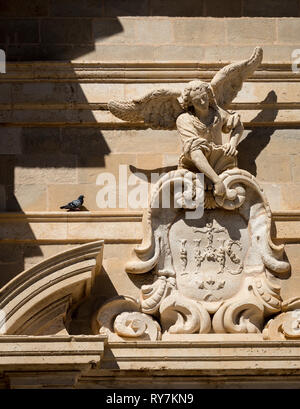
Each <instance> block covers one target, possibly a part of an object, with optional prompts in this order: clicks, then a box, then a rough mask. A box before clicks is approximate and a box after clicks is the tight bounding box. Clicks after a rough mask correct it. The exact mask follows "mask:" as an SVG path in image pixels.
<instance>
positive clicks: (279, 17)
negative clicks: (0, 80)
mask: <svg viewBox="0 0 300 409" xmlns="http://www.w3.org/2000/svg"><path fill="white" fill-rule="evenodd" d="M0 9H1V17H0V48H2V49H4V50H5V51H6V52H7V56H8V59H9V60H11V61H34V60H47V61H49V60H78V61H112V60H114V61H116V60H119V61H120V60H127V61H130V60H141V61H145V60H147V61H178V60H179V61H180V60H191V61H197V62H202V61H225V60H226V61H230V60H232V59H237V58H239V57H240V55H241V53H245V54H247V53H249V52H250V50H251V47H252V46H253V45H257V44H261V45H263V46H264V50H265V60H266V61H289V60H290V57H291V52H292V50H293V49H294V48H295V46H296V48H299V47H300V42H299V32H300V23H299V19H298V17H299V13H300V11H299V10H300V6H299V1H298V0H289V1H287V2H282V1H279V0H275V1H274V0H264V1H259V0H252V1H250V0H247V1H246V0H234V1H230V0H226V1H222V2H221V1H218V0H216V1H211V0H189V1H187V2H176V1H173V0H164V1H159V0H142V1H138V0H131V1H130V0H127V1H125V0H116V1H109V0H102V1H99V0H73V1H71V0H67V1H63V2H62V1H58V0H49V1H43V0H33V1H30V2H22V1H21V0H12V1H8V0H2V1H1V4H0Z"/></svg>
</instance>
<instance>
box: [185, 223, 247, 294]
mask: <svg viewBox="0 0 300 409" xmlns="http://www.w3.org/2000/svg"><path fill="white" fill-rule="evenodd" d="M193 231H194V233H202V234H204V238H199V239H198V238H197V239H193V245H192V251H191V252H192V254H189V252H190V247H189V246H188V248H187V241H188V240H187V239H180V240H179V243H180V249H179V257H180V262H181V268H182V271H181V275H182V276H184V275H187V274H188V273H187V271H186V267H187V263H188V258H189V257H193V258H194V260H195V265H196V270H195V274H198V273H200V269H201V266H203V262H205V261H206V262H213V263H216V266H218V271H217V274H222V273H226V272H228V273H230V274H233V275H236V274H240V273H241V272H242V270H243V263H242V260H241V258H240V257H239V256H238V253H240V252H241V251H242V245H241V243H240V241H238V240H231V239H226V238H218V237H216V241H217V243H218V245H215V244H214V237H215V236H216V235H217V234H219V233H227V229H226V228H225V227H220V226H214V225H213V222H209V223H206V226H205V227H204V228H201V229H200V228H197V227H194V228H193ZM205 242H206V245H205ZM188 249H189V250H188ZM229 260H230V261H231V262H232V263H233V264H234V265H236V267H237V268H235V269H232V268H230V267H228V261H229ZM226 264H227V266H226ZM212 281H214V282H213V283H212ZM207 286H208V287H209V288H210V289H212V287H214V289H220V288H223V287H224V282H223V280H216V279H214V280H210V279H208V280H206V281H205V282H202V281H201V282H200V284H199V288H207Z"/></svg>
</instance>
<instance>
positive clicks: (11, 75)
mask: <svg viewBox="0 0 300 409" xmlns="http://www.w3.org/2000/svg"><path fill="white" fill-rule="evenodd" d="M228 63H230V61H228V62H226V61H224V62H222V63H220V62H215V63H212V62H210V63H205V62H199V63H195V62H184V63H183V62H140V61H136V62H134V61H132V62H124V61H115V62H106V63H99V62H85V63H76V62H44V61H38V62H14V63H7V70H6V71H7V72H6V74H5V75H0V81H1V82H2V81H4V82H6V81H17V82H19V81H22V82H25V81H33V80H39V81H49V80H54V81H74V82H76V81H79V82H98V81H99V82H153V81H154V82H185V81H190V80H191V79H194V78H200V79H204V80H205V79H207V80H209V79H211V78H212V77H213V76H214V75H215V73H216V72H217V71H218V70H219V69H220V68H222V67H224V66H225V65H227V64H228ZM261 80H264V81H267V80H272V81H274V80H275V81H276V80H279V81H282V80H285V81H289V80H290V81H300V74H299V73H294V72H292V70H291V63H290V62H285V63H284V62H277V63H276V62H274V63H264V64H262V65H261V67H260V68H259V69H258V70H257V71H256V72H255V74H254V75H253V76H252V77H251V79H249V81H261Z"/></svg>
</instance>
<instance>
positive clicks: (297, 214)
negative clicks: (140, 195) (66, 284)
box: [0, 210, 300, 223]
mask: <svg viewBox="0 0 300 409" xmlns="http://www.w3.org/2000/svg"><path fill="white" fill-rule="evenodd" d="M142 216H143V211H142V210H124V211H103V212H85V211H82V212H42V211H41V212H39V211H32V212H25V213H19V212H4V213H0V223H11V222H48V221H49V222H57V221H62V222H65V221H67V222H69V223H72V222H74V223H75V222H81V221H84V222H89V221H93V222H97V221H101V222H102V221H113V222H126V221H141V220H142ZM272 218H273V220H274V221H300V210H277V211H273V212H272Z"/></svg>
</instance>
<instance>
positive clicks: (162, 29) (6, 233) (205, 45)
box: [0, 0, 300, 297]
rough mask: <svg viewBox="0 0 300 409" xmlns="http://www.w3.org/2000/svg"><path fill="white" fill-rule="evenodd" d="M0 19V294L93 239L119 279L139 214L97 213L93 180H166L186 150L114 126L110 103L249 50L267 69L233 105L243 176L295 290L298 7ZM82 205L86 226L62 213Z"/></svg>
mask: <svg viewBox="0 0 300 409" xmlns="http://www.w3.org/2000/svg"><path fill="white" fill-rule="evenodd" d="M0 10H1V13H0V48H1V49H4V50H5V51H6V53H7V59H8V63H7V73H6V74H2V75H1V74H0V122H1V128H0V211H1V214H0V221H1V226H0V230H1V232H0V233H1V234H0V271H1V272H0V285H1V284H4V283H5V282H7V281H8V280H9V279H11V278H12V277H14V276H15V275H16V274H17V273H19V272H20V271H22V270H23V269H24V268H27V267H29V266H31V265H34V264H36V263H37V262H39V261H41V260H42V259H43V258H46V257H49V256H51V255H53V254H55V253H56V252H58V251H62V250H64V249H66V248H68V247H70V246H75V245H77V244H80V243H84V242H87V241H92V240H97V239H102V238H104V239H105V240H106V247H105V250H104V259H105V260H106V261H105V263H106V264H105V268H106V270H110V274H111V277H113V278H112V280H114V279H115V280H118V279H119V278H120V274H125V273H124V272H123V271H122V269H121V270H120V266H122V260H123V259H124V260H125V258H126V257H128V254H129V251H130V250H131V248H132V247H133V245H134V244H136V243H138V242H139V241H140V240H141V237H142V236H141V226H140V224H141V209H130V208H129V209H128V208H120V204H119V203H118V202H117V208H116V209H113V210H112V213H113V216H111V215H110V214H109V211H111V209H100V208H99V207H98V206H97V202H96V196H97V192H98V191H99V186H97V185H96V181H97V177H98V175H99V174H101V173H103V172H111V173H112V174H113V175H115V176H116V180H117V183H118V181H119V165H130V168H128V174H127V175H128V177H129V176H130V174H132V173H133V172H137V171H139V172H143V173H145V174H146V175H147V176H149V174H150V173H151V171H152V172H163V171H164V170H165V168H166V167H167V169H173V168H175V166H176V163H177V158H178V154H179V152H180V149H181V147H180V141H179V137H178V135H177V133H176V131H153V130H149V129H146V128H145V127H144V126H143V125H141V124H134V125H130V124H127V123H124V122H122V121H119V120H117V119H116V118H114V117H113V116H112V115H110V113H109V112H108V110H107V102H108V101H109V99H112V98H120V99H122V98H133V97H137V96H142V95H143V94H144V93H146V92H147V91H149V90H151V89H153V88H156V87H164V88H177V89H183V87H184V85H185V84H186V83H187V82H188V81H190V80H192V79H195V78H200V79H203V80H207V81H209V80H210V79H211V78H212V77H213V75H214V74H215V73H216V72H217V71H218V70H219V69H220V68H221V67H222V66H223V65H224V63H227V62H231V61H236V60H240V59H244V58H248V57H249V56H250V54H251V53H252V51H253V48H254V46H256V45H261V46H262V47H263V49H264V60H263V65H262V67H261V68H260V69H259V70H258V71H257V72H256V73H255V75H254V76H253V78H251V79H249V81H247V82H246V83H245V84H244V87H243V90H242V92H241V93H240V94H239V95H238V97H237V98H236V100H235V101H234V104H233V105H232V109H234V110H237V111H238V112H240V113H241V116H242V119H243V121H244V124H245V128H246V131H245V134H244V139H243V140H242V142H241V143H240V145H239V163H240V167H241V168H244V169H247V170H248V171H250V172H251V173H252V174H254V175H255V176H256V177H257V178H258V180H259V181H260V182H261V184H262V186H263V188H264V190H265V192H266V194H267V196H268V198H269V200H270V204H271V208H272V211H273V212H274V220H275V224H276V226H275V227H276V229H277V233H276V232H275V233H274V235H276V237H277V240H278V241H281V242H285V243H287V249H288V250H287V252H288V256H289V258H290V260H291V262H292V265H293V271H294V277H295V280H296V281H297V280H299V278H298V277H299V274H300V272H299V260H298V250H299V244H298V243H299V239H300V237H299V231H300V230H299V227H300V226H299V223H300V193H299V192H300V179H299V166H300V161H299V153H298V152H299V150H300V149H299V148H300V129H299V127H300V120H299V118H300V111H299V107H300V105H299V96H300V87H299V80H300V76H299V74H297V73H293V72H292V70H291V63H292V60H291V53H292V51H293V50H295V49H298V48H299V49H300V36H299V34H300V18H299V17H300V3H299V1H298V0H290V1H288V2H283V1H277V0H273V1H270V0H265V1H257V0H248V1H246V0H236V1H222V2H221V1H214V0H202V1H201V0H189V1H187V2H177V1H169V0H164V1H159V0H141V1H137V0H136V1H135V0H134V1H132V0H131V1H125V0H123V1H121V0H114V1H108V0H104V1H99V0H81V1H79V0H78V1H77V0H72V1H71V0H65V1H58V0H48V1H44V0H32V1H30V2H23V1H20V0H10V1H8V0H0ZM116 189H117V190H118V185H117V186H116ZM79 194H84V195H85V197H86V199H85V207H86V210H87V211H89V212H88V213H85V212H84V213H82V214H81V215H80V216H79V215H76V216H71V215H70V214H67V215H66V214H65V213H64V212H61V211H60V209H59V206H61V205H62V204H64V203H65V202H68V201H69V200H72V199H74V198H75V197H76V196H77V195H79ZM101 215H102V216H101ZM120 218H121V219H120ZM120 246H123V247H122V249H123V250H122V251H121V250H120ZM118 249H119V250H118ZM126 277H127V276H126ZM126 280H127V279H126ZM126 280H125V282H126V283H127V281H126ZM129 283H131V281H130V280H129V279H128V283H127V284H124V285H125V286H126V285H128V286H129V285H130V284H129ZM294 288H296V287H294ZM284 291H285V296H286V297H287V296H288V295H289V294H292V292H293V291H294V290H293V289H292V287H287V288H286V289H285V290H284Z"/></svg>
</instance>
